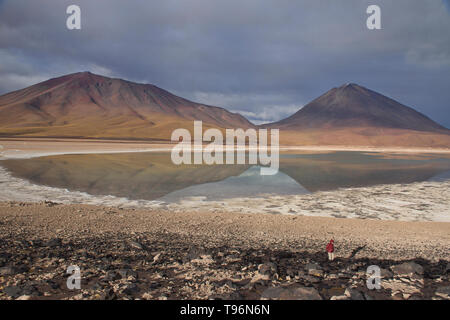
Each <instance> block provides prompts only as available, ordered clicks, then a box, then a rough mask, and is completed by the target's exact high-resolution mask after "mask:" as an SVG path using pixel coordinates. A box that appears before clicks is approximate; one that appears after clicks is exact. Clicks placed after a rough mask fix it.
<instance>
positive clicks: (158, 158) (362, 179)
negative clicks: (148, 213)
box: [0, 152, 450, 201]
mask: <svg viewBox="0 0 450 320" xmlns="http://www.w3.org/2000/svg"><path fill="white" fill-rule="evenodd" d="M0 164H1V165H3V166H4V167H6V168H7V169H8V170H9V171H10V172H11V173H12V174H13V175H14V176H16V177H20V178H25V179H27V180H30V181H31V182H33V183H36V184H41V185H47V186H52V187H59V188H65V189H68V190H71V191H83V192H87V193H89V194H92V195H114V196H118V197H127V198H129V199H144V200H155V199H163V200H164V201H178V200H180V199H182V198H184V197H206V198H207V199H225V198H233V197H252V196H261V195H265V194H280V195H285V194H302V193H308V192H315V191H319V190H332V189H337V188H341V187H359V186H370V185H376V184H392V183H395V184H397V183H411V182H417V181H425V180H430V179H433V178H434V177H436V178H435V179H438V180H442V179H447V178H449V177H450V174H449V171H450V159H446V158H443V157H439V156H438V157H436V156H431V155H422V156H410V155H395V156H394V155H383V154H368V153H360V152H334V153H323V154H283V155H281V157H280V172H279V173H278V174H276V175H274V176H260V175H259V167H258V166H249V165H212V166H208V165H182V166H176V165H173V164H172V162H171V160H170V154H169V153H128V154H98V155H92V154H88V155H63V156H49V157H42V158H35V159H21V160H5V161H1V162H0Z"/></svg>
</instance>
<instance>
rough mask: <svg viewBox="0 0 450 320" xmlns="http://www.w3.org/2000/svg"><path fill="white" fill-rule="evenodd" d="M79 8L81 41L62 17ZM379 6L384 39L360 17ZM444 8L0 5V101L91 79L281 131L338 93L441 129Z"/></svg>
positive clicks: (192, 0) (322, 2)
mask: <svg viewBox="0 0 450 320" xmlns="http://www.w3.org/2000/svg"><path fill="white" fill-rule="evenodd" d="M70 4H77V5H79V6H80V7H81V26H82V29H81V30H68V29H67V28H66V19H67V17H68V15H67V14H66V8H67V6H68V5H70ZM369 4H377V5H379V6H380V7H381V20H382V21H381V23H382V30H368V29H367V27H366V19H367V17H368V15H367V14H366V9H367V7H368V5H369ZM449 4H450V0H429V1H423V0H396V1H392V0H371V1H365V0H340V1H338V0H304V1H302V0H295V1H292V0H245V1H243V0H226V1H225V0H164V1H156V0H149V1H142V0H128V1H123V0H95V1H92V0H86V1H80V0H70V1H66V0H59V1H54V0H39V1H33V0H28V1H23V0H0V94H1V93H6V92H8V91H11V90H15V89H20V88H23V87H26V86H28V85H31V84H34V83H36V82H39V81H41V80H46V79H48V78H50V77H55V76H60V75H63V74H67V73H73V72H78V71H85V70H89V71H92V72H94V73H98V74H102V75H106V76H113V77H120V78H124V79H127V80H132V81H137V82H147V83H153V84H155V85H157V86H159V87H162V88H164V89H166V90H169V91H172V92H173V93H175V94H178V95H181V96H183V97H185V98H188V99H191V100H194V101H197V102H202V103H206V104H210V105H216V106H221V107H225V108H227V109H229V110H232V111H239V112H241V113H242V114H244V115H245V116H247V117H248V118H249V119H250V120H252V121H254V122H256V123H262V122H268V121H275V120H279V119H281V118H283V117H286V116H288V115H291V114H292V113H294V112H295V111H297V110H298V109H299V108H301V107H302V106H303V105H305V104H306V103H308V102H309V101H311V100H312V99H314V98H316V97H317V96H319V95H321V94H322V93H324V92H326V91H327V90H329V89H331V88H333V87H336V86H340V85H342V84H344V83H347V82H354V83H358V84H360V85H363V86H365V87H368V88H370V89H372V90H375V91H378V92H380V93H383V94H385V95H387V96H389V97H392V98H394V99H396V100H398V101H400V102H402V103H403V104H406V105H409V106H411V107H413V108H415V109H417V110H419V111H421V112H423V113H425V114H426V115H428V116H429V117H431V118H432V119H434V120H436V121H438V122H440V123H441V124H443V125H445V126H447V127H450V5H449Z"/></svg>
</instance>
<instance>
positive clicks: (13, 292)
mask: <svg viewBox="0 0 450 320" xmlns="http://www.w3.org/2000/svg"><path fill="white" fill-rule="evenodd" d="M3 292H4V293H6V294H7V295H8V296H10V297H11V298H14V299H15V298H18V297H20V296H21V295H22V289H20V288H19V287H16V286H9V287H5V288H4V289H3Z"/></svg>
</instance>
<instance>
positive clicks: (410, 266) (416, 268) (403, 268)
mask: <svg viewBox="0 0 450 320" xmlns="http://www.w3.org/2000/svg"><path fill="white" fill-rule="evenodd" d="M391 270H392V272H394V275H396V276H403V275H412V274H423V267H422V266H421V265H420V264H417V263H415V262H405V263H402V264H398V265H395V266H392V267H391Z"/></svg>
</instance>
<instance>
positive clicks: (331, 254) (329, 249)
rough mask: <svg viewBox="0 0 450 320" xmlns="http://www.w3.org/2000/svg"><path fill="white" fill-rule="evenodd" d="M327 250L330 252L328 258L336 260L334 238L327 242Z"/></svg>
mask: <svg viewBox="0 0 450 320" xmlns="http://www.w3.org/2000/svg"><path fill="white" fill-rule="evenodd" d="M327 252H328V260H329V261H333V260H334V240H333V239H331V240H330V242H329V243H328V244H327Z"/></svg>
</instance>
